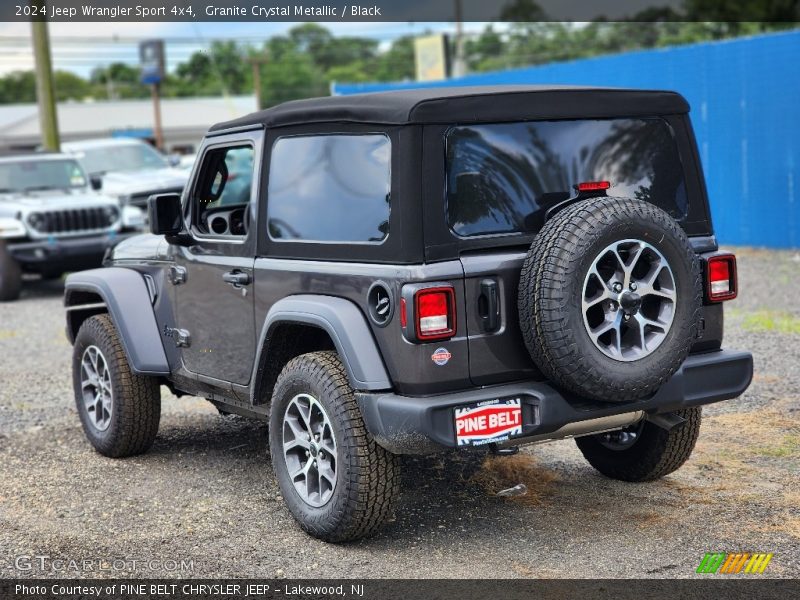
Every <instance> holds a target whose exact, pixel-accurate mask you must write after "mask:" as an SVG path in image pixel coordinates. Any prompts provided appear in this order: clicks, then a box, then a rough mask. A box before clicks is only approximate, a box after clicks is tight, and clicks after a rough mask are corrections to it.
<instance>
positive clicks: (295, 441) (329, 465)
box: [283, 394, 337, 508]
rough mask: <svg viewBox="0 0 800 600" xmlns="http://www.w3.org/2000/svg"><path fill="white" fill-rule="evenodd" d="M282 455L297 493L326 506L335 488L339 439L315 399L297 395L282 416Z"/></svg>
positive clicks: (316, 504)
mask: <svg viewBox="0 0 800 600" xmlns="http://www.w3.org/2000/svg"><path fill="white" fill-rule="evenodd" d="M283 456H284V460H285V461H286V467H287V469H288V471H289V477H290V478H291V480H292V484H293V485H294V488H295V490H297V493H298V495H299V496H300V498H302V499H303V501H304V502H305V503H306V504H308V505H309V506H313V507H315V508H318V507H320V506H324V505H325V504H327V503H328V501H329V500H330V499H331V497H332V496H333V491H334V489H335V488H336V456H337V455H336V439H335V437H334V434H333V428H332V427H331V422H330V419H329V418H328V414H327V413H326V412H325V408H324V407H323V406H322V404H320V403H319V402H318V401H317V399H316V398H314V397H313V396H311V395H309V394H298V395H296V396H295V397H294V398H292V399H291V400H290V401H289V406H288V407H287V409H286V412H285V413H284V416H283Z"/></svg>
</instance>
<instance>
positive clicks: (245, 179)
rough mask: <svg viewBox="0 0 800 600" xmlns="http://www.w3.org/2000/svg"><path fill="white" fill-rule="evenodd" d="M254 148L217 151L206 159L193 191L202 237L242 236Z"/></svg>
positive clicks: (195, 221) (243, 147)
mask: <svg viewBox="0 0 800 600" xmlns="http://www.w3.org/2000/svg"><path fill="white" fill-rule="evenodd" d="M253 154H254V151H253V147H252V146H249V145H247V146H231V147H228V148H215V149H213V150H210V151H208V152H206V154H205V155H204V156H203V165H202V169H201V170H200V173H199V175H198V179H197V186H196V187H195V189H194V194H193V197H192V203H193V206H194V211H195V213H194V220H193V222H194V223H195V229H197V231H198V232H199V233H201V234H210V235H226V236H243V235H245V234H246V233H247V225H248V222H247V221H248V216H249V211H248V206H249V204H250V198H251V191H252V187H253Z"/></svg>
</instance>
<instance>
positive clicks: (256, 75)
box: [250, 55, 267, 110]
mask: <svg viewBox="0 0 800 600" xmlns="http://www.w3.org/2000/svg"><path fill="white" fill-rule="evenodd" d="M266 63H267V57H266V56H264V55H258V56H251V57H250V65H251V66H252V67H253V88H254V90H255V94H256V110H261V109H262V108H264V106H263V105H262V104H261V102H262V100H263V97H262V94H261V66H262V65H264V64H266Z"/></svg>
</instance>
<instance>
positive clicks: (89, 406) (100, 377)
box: [81, 346, 114, 431]
mask: <svg viewBox="0 0 800 600" xmlns="http://www.w3.org/2000/svg"><path fill="white" fill-rule="evenodd" d="M81 392H82V394H83V407H84V409H85V410H86V414H87V416H88V417H89V422H90V423H91V424H92V426H93V427H94V428H95V429H97V430H98V431H105V430H106V429H108V426H109V425H110V424H111V415H112V414H113V410H114V390H113V389H112V387H111V371H110V370H109V368H108V363H107V362H106V357H105V356H103V353H102V352H101V351H100V348H98V347H97V346H89V347H88V348H86V350H84V351H83V357H82V358H81Z"/></svg>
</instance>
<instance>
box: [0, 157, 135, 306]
mask: <svg viewBox="0 0 800 600" xmlns="http://www.w3.org/2000/svg"><path fill="white" fill-rule="evenodd" d="M143 225H144V215H143V213H142V211H141V210H139V209H138V208H135V207H131V206H126V207H120V206H119V203H118V201H117V199H116V198H112V197H109V196H104V195H101V194H98V193H97V192H95V191H94V190H92V188H91V186H90V185H89V178H88V177H87V175H86V173H85V172H84V171H83V169H82V168H81V166H80V164H78V162H77V161H76V160H75V159H74V158H72V157H70V156H66V155H64V154H22V155H13V156H5V157H0V301H6V300H15V299H16V298H18V297H19V294H20V291H21V288H22V274H23V273H25V272H31V273H39V274H40V275H41V276H42V277H44V278H48V279H50V278H55V277H60V276H61V274H62V273H64V272H65V271H75V270H81V269H88V268H92V267H97V266H100V263H101V261H102V258H103V254H104V253H105V251H106V250H107V249H108V248H110V247H112V246H113V245H114V244H116V243H117V242H118V241H120V240H121V239H123V238H124V237H127V236H128V235H130V234H131V233H136V232H138V230H139V229H141V227H142V226H143Z"/></svg>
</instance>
